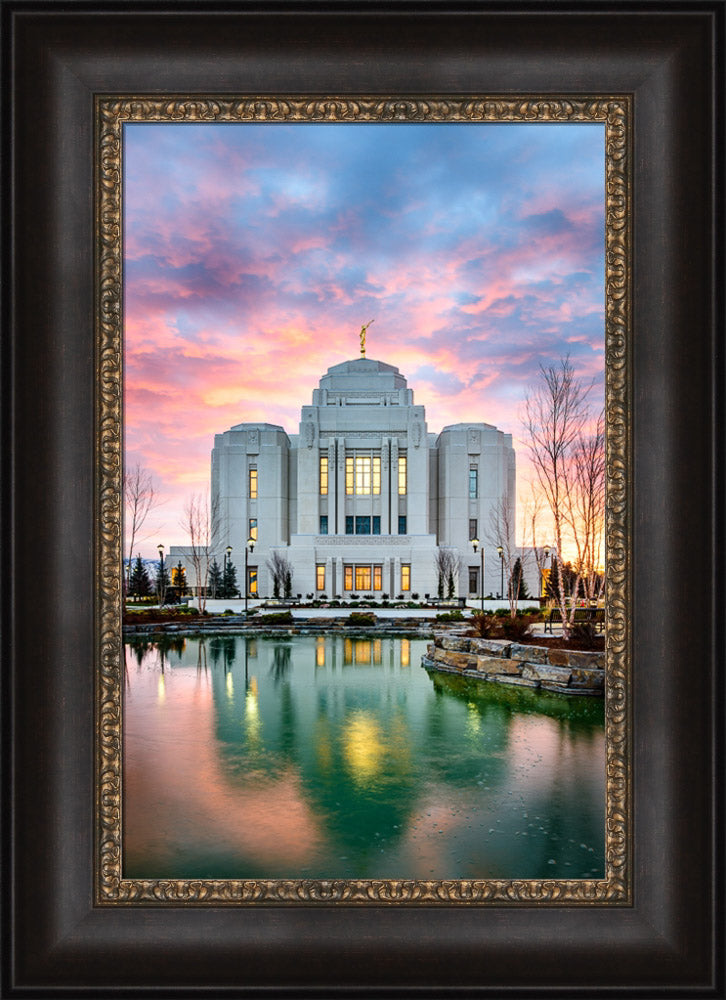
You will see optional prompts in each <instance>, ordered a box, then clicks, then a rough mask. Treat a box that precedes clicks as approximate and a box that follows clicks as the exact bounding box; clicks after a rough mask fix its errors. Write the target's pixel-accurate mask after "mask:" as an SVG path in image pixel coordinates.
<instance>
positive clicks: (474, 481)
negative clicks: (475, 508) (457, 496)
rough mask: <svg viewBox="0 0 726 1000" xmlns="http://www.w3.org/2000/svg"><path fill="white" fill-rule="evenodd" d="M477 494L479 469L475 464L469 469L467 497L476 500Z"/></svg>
mask: <svg viewBox="0 0 726 1000" xmlns="http://www.w3.org/2000/svg"><path fill="white" fill-rule="evenodd" d="M478 496H479V470H478V469H477V467H476V466H475V465H472V466H471V467H470V469H469V499H470V500H476V498H477V497H478Z"/></svg>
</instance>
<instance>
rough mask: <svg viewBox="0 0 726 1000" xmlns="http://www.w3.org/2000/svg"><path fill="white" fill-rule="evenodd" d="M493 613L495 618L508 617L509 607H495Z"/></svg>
mask: <svg viewBox="0 0 726 1000" xmlns="http://www.w3.org/2000/svg"><path fill="white" fill-rule="evenodd" d="M494 614H495V615H496V616H497V618H509V614H510V612H509V608H497V609H496V611H495V612H494Z"/></svg>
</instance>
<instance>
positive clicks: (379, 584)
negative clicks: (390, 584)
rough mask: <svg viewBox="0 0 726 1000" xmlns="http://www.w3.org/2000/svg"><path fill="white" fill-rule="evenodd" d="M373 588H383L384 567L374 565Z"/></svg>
mask: <svg viewBox="0 0 726 1000" xmlns="http://www.w3.org/2000/svg"><path fill="white" fill-rule="evenodd" d="M373 589H374V590H383V567H382V566H374V567H373Z"/></svg>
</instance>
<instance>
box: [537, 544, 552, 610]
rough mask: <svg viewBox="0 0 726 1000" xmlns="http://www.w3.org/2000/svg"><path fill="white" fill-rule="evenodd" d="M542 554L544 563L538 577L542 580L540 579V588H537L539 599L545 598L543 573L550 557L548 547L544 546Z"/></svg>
mask: <svg viewBox="0 0 726 1000" xmlns="http://www.w3.org/2000/svg"><path fill="white" fill-rule="evenodd" d="M543 552H544V563H542V572H541V574H540V576H541V577H542V579H541V582H540V588H539V592H540V596H541V597H545V596H546V594H545V592H544V590H545V575H544V571H545V569H546V565H545V563H546V562H547V560H548V559H549V557H550V547H549V545H545V547H544V549H543Z"/></svg>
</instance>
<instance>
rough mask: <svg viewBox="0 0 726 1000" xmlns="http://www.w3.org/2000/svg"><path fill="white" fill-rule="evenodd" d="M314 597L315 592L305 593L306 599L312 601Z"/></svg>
mask: <svg viewBox="0 0 726 1000" xmlns="http://www.w3.org/2000/svg"><path fill="white" fill-rule="evenodd" d="M313 597H315V594H306V595H305V600H306V601H312V599H313Z"/></svg>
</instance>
